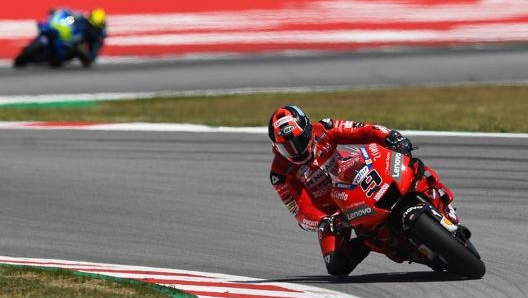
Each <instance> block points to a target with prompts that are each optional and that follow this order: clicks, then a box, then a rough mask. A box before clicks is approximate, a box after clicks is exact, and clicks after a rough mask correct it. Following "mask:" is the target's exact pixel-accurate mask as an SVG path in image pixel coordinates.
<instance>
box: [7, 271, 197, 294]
mask: <svg viewBox="0 0 528 298" xmlns="http://www.w3.org/2000/svg"><path fill="white" fill-rule="evenodd" d="M26 297H49V298H53V297H57V298H58V297H60V298H168V297H177V298H192V297H195V296H192V295H187V294H184V293H182V292H181V291H179V290H175V289H169V288H165V287H161V286H157V285H153V284H147V283H143V282H140V281H133V280H126V279H119V278H112V277H102V276H100V275H95V274H87V273H80V272H74V271H70V270H65V269H56V268H55V269H38V268H34V267H24V266H0V298H26Z"/></svg>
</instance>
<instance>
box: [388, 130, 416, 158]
mask: <svg viewBox="0 0 528 298" xmlns="http://www.w3.org/2000/svg"><path fill="white" fill-rule="evenodd" d="M385 141H386V142H387V145H388V147H389V148H390V149H391V150H394V151H396V152H399V153H402V154H405V155H408V156H411V151H412V150H413V149H414V148H413V145H412V143H411V140H409V139H408V138H406V137H404V136H402V135H401V133H400V132H399V131H397V130H391V131H390V132H389V135H388V136H387V138H386V139H385Z"/></svg>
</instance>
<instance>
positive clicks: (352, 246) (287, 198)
mask: <svg viewBox="0 0 528 298" xmlns="http://www.w3.org/2000/svg"><path fill="white" fill-rule="evenodd" d="M389 132H390V130H389V129H387V128H386V127H384V126H379V125H373V124H371V123H361V122H353V121H343V120H331V119H324V120H321V121H319V122H317V123H314V124H313V132H312V133H313V135H314V140H315V147H314V158H313V160H312V161H310V162H309V163H307V164H304V165H298V164H295V163H291V162H290V161H288V160H287V159H286V158H284V157H283V156H282V155H281V154H280V153H279V152H277V150H276V149H275V148H274V149H273V152H274V155H275V157H274V160H273V163H272V165H271V171H270V180H271V184H272V185H273V187H274V189H275V190H276V192H277V193H278V195H279V197H280V198H281V200H282V202H283V203H284V204H285V205H286V207H287V208H288V210H289V211H290V212H291V213H292V214H293V215H294V216H295V218H296V219H297V221H298V223H299V225H300V226H301V227H302V228H303V229H305V230H310V231H317V230H318V225H319V223H320V221H321V219H323V218H324V217H325V216H328V215H333V214H335V213H336V212H337V211H338V208H337V206H336V205H335V204H334V203H333V201H332V197H331V194H332V188H333V185H332V180H331V178H330V177H331V175H332V174H334V173H336V172H337V170H338V169H337V167H338V165H337V157H338V152H337V145H339V144H365V143H371V142H374V143H378V144H380V145H382V146H387V141H386V138H387V136H388V135H389ZM349 238H350V235H339V234H335V233H333V232H328V231H327V230H323V229H319V243H320V246H321V251H322V254H323V257H324V260H325V263H326V266H327V269H328V272H329V273H330V274H331V275H346V274H348V273H349V272H350V271H352V270H353V269H354V267H355V266H356V265H357V264H358V263H359V262H361V260H363V259H364V258H365V257H366V256H367V255H368V252H369V250H368V249H367V248H366V247H365V246H364V245H363V244H362V242H360V241H356V242H354V241H349Z"/></svg>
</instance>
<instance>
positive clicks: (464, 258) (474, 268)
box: [411, 213, 486, 279]
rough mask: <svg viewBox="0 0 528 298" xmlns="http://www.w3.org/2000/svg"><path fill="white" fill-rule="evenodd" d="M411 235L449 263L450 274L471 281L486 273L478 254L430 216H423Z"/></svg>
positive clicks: (415, 224) (416, 223)
mask: <svg viewBox="0 0 528 298" xmlns="http://www.w3.org/2000/svg"><path fill="white" fill-rule="evenodd" d="M411 233H412V234H413V235H414V236H415V237H417V238H418V239H420V241H422V243H424V244H425V245H426V246H427V247H428V248H429V249H431V250H433V251H435V252H436V253H438V254H439V255H440V256H441V259H443V260H444V261H445V262H446V263H447V271H448V272H450V273H453V274H456V275H459V276H463V277H466V278H469V279H479V278H481V277H482V276H484V273H486V266H485V265H484V263H483V262H482V260H481V259H480V257H479V256H478V253H477V254H474V253H473V252H471V251H470V250H469V249H468V248H466V247H465V246H464V245H463V244H462V243H461V242H460V241H459V240H458V239H457V238H455V236H454V235H453V234H451V233H450V232H448V231H447V230H446V229H445V228H443V227H442V226H441V225H440V223H438V222H437V221H435V220H434V219H432V218H431V217H430V216H429V215H427V214H425V213H423V214H421V215H420V217H419V218H417V219H416V221H415V222H414V224H413V226H412V227H411ZM467 241H468V242H469V240H467ZM469 245H471V247H472V244H469Z"/></svg>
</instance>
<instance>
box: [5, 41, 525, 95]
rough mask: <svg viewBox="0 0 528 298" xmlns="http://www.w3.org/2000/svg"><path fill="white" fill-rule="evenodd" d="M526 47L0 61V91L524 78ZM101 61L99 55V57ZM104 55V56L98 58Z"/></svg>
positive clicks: (350, 84) (352, 85)
mask: <svg viewBox="0 0 528 298" xmlns="http://www.w3.org/2000/svg"><path fill="white" fill-rule="evenodd" d="M527 56H528V46H522V45H520V46H519V45H518V46H511V47H508V48H498V47H497V48H494V47H489V46H488V47H486V48H482V49H477V48H474V47H472V48H452V49H449V48H441V49H433V50H424V49H417V50H412V49H401V50H394V49H393V50H392V51H377V52H365V53H352V54H350V53H342V54H313V55H306V54H299V53H297V54H295V53H291V54H290V55H280V56H276V55H261V56H255V55H244V56H242V57H240V56H235V57H229V56H223V57H222V56H220V57H216V58H214V59H213V60H211V59H205V58H203V59H199V58H197V57H195V58H194V59H193V58H189V57H188V58H187V59H168V60H165V61H161V62H154V61H153V62H150V63H142V64H134V63H130V64H99V65H96V66H95V67H94V68H93V69H91V70H89V71H86V70H85V69H82V68H81V67H80V66H79V65H69V66H68V67H65V68H63V69H58V70H54V69H52V70H50V69H49V68H48V67H29V68H27V69H21V70H13V69H10V68H7V67H4V68H0V88H1V89H0V95H20V94H30V95H32V94H56V93H90V92H98V93H99V92H145V91H149V92H150V91H188V90H219V89H220V90H225V89H227V90H229V89H239V88H293V87H312V88H313V87H333V88H336V87H337V88H340V87H345V88H355V87H358V88H363V87H370V86H402V85H403V86H405V85H416V84H421V85H430V84H460V83H464V84H473V83H482V82H505V83H511V82H527V81H528V59H526V57H527ZM102 60H104V59H102ZM101 62H104V61H101Z"/></svg>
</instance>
